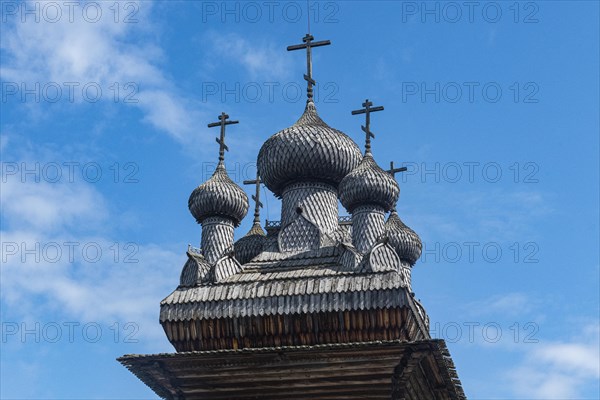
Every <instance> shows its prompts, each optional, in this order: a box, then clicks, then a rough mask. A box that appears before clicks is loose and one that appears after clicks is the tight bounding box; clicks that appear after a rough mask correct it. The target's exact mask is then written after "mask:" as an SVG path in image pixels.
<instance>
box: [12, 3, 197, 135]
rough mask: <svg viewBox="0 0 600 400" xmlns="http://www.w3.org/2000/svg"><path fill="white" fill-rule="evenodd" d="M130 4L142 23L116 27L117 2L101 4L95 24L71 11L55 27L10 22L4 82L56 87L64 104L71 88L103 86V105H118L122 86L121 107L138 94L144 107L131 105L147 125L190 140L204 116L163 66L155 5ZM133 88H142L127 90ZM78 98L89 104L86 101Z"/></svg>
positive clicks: (31, 21)
mask: <svg viewBox="0 0 600 400" xmlns="http://www.w3.org/2000/svg"><path fill="white" fill-rule="evenodd" d="M35 3H37V4H38V6H39V2H30V3H29V4H28V6H27V7H29V8H30V9H33V7H35ZM129 3H131V4H137V10H138V12H137V13H136V14H135V18H136V19H137V20H138V22H137V23H129V24H128V23H122V22H120V23H115V22H114V16H113V15H114V14H113V13H114V11H113V10H114V8H115V3H114V2H111V3H101V4H102V7H103V8H102V10H103V11H102V15H103V17H102V18H101V19H100V20H99V21H98V22H95V23H91V22H88V21H85V20H84V19H83V18H82V17H81V14H80V13H79V12H75V14H74V15H75V18H74V20H73V21H72V22H70V21H69V18H68V17H67V15H68V10H67V9H65V10H63V18H60V19H59V21H58V22H54V23H51V22H48V21H46V19H45V18H41V19H40V21H39V22H36V21H35V19H33V18H28V19H26V22H24V23H23V22H21V20H20V17H19V16H18V15H17V16H15V17H14V18H12V19H11V18H9V22H8V23H5V24H3V32H2V36H3V38H2V50H3V51H4V52H5V54H6V55H5V56H3V66H2V68H0V76H1V77H2V79H3V80H5V81H7V82H14V83H16V84H18V85H21V84H26V85H27V86H26V87H27V88H32V87H34V85H35V83H39V84H40V85H41V86H42V87H43V86H44V85H46V84H48V83H56V84H58V86H60V87H62V88H63V91H64V95H63V96H61V99H62V98H65V99H66V98H68V89H67V87H66V86H65V85H64V83H65V82H76V83H78V84H79V86H78V87H77V90H81V89H80V88H82V87H83V86H84V85H86V84H88V83H97V84H98V85H99V86H100V88H101V89H102V92H103V94H102V96H101V99H103V100H113V99H114V91H115V89H111V87H113V88H114V86H113V85H114V84H115V83H118V84H119V85H120V87H121V91H120V94H119V97H118V99H119V100H120V101H123V100H124V99H125V94H126V93H132V92H133V93H134V98H136V99H137V100H138V103H127V104H130V105H132V106H135V107H138V108H140V109H141V110H142V111H143V112H144V113H145V118H144V119H145V120H146V121H148V122H149V123H151V124H152V126H154V127H155V128H156V129H159V130H161V131H164V132H167V133H168V134H170V135H171V136H173V137H174V138H176V139H178V140H184V139H185V138H187V137H189V136H190V135H191V134H192V133H193V131H194V127H195V126H194V121H195V119H194V117H197V116H198V113H199V112H200V111H199V110H198V109H197V107H196V106H195V104H193V103H192V102H191V101H190V100H189V99H186V98H185V97H184V95H182V94H181V91H180V90H178V89H177V85H176V84H175V83H174V82H173V81H172V80H170V79H169V77H168V76H167V75H166V74H165V73H164V72H163V71H162V70H161V68H160V67H159V65H158V64H159V62H160V61H161V58H162V57H163V55H162V52H161V50H160V49H159V48H158V47H157V46H156V45H155V44H154V43H153V39H152V37H153V36H152V32H151V30H152V28H154V27H153V25H152V22H151V19H150V13H151V10H152V2H140V3H132V2H128V3H127V4H129ZM56 4H58V3H56ZM61 4H62V3H61ZM96 4H98V3H96ZM121 4H124V3H121ZM111 7H112V8H111ZM120 7H121V9H123V7H124V6H120ZM129 82H133V83H134V84H135V85H136V86H132V87H130V89H129V90H124V85H126V84H127V83H129ZM73 98H74V100H75V101H82V100H83V96H81V95H78V96H73ZM27 105H28V106H30V107H31V106H32V105H33V104H31V103H30V104H27Z"/></svg>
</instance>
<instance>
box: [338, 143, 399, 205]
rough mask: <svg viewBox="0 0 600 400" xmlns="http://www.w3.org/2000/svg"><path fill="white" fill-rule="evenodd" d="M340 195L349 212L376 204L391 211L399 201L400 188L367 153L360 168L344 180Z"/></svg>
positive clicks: (341, 184)
mask: <svg viewBox="0 0 600 400" xmlns="http://www.w3.org/2000/svg"><path fill="white" fill-rule="evenodd" d="M339 194H340V200H341V202H342V205H343V206H344V207H345V208H346V209H347V210H348V211H349V212H352V211H353V210H354V209H355V208H356V207H357V206H360V205H363V204H376V205H379V206H381V207H383V208H384V210H385V211H389V210H391V209H392V208H393V207H394V205H395V204H396V202H397V201H398V196H399V195H400V187H399V186H398V184H397V183H396V180H395V179H394V178H393V177H392V176H391V175H390V174H389V173H387V172H385V171H384V170H382V169H381V168H380V167H379V165H377V163H376V162H375V160H374V159H373V156H372V155H371V153H369V152H367V154H365V156H364V157H363V159H362V161H361V162H360V164H359V165H358V167H356V168H355V169H354V170H353V171H352V172H350V173H349V174H348V175H346V177H345V178H344V179H343V180H342V182H341V183H340V189H339Z"/></svg>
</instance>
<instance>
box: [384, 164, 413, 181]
mask: <svg viewBox="0 0 600 400" xmlns="http://www.w3.org/2000/svg"><path fill="white" fill-rule="evenodd" d="M407 169H408V168H406V167H400V168H394V162H393V161H390V169H388V170H387V171H386V172H388V173H389V174H390V175H392V176H393V177H394V179H396V173H397V172H404V171H406V170H407Z"/></svg>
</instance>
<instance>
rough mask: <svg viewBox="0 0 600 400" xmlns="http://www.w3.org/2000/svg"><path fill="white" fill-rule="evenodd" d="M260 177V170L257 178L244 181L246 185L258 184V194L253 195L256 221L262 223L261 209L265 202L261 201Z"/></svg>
mask: <svg viewBox="0 0 600 400" xmlns="http://www.w3.org/2000/svg"><path fill="white" fill-rule="evenodd" d="M260 183H261V181H260V177H259V176H258V172H256V179H253V180H248V181H244V185H256V194H253V195H252V200H254V203H255V206H254V223H260V209H261V207H262V206H263V204H262V203H261V202H260Z"/></svg>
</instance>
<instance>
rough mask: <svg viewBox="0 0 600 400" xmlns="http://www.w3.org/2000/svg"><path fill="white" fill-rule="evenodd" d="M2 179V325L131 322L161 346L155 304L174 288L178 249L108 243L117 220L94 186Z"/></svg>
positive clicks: (180, 257)
mask: <svg viewBox="0 0 600 400" xmlns="http://www.w3.org/2000/svg"><path fill="white" fill-rule="evenodd" d="M12 143H13V142H11V145H12ZM15 143H17V142H15ZM7 147H9V148H10V150H11V152H13V153H15V154H16V155H15V156H18V155H19V154H18V153H19V150H20V149H18V148H17V149H14V148H12V147H11V146H7ZM36 151H37V152H40V153H45V152H47V151H48V150H47V149H44V148H42V147H38V148H36ZM35 156H37V157H38V158H37V159H40V158H41V156H39V155H38V154H28V155H27V157H35ZM2 180H3V183H2V190H1V191H0V192H1V198H0V200H1V202H2V220H3V223H2V230H1V231H0V237H1V238H2V243H1V247H2V269H1V271H0V272H1V274H2V279H1V281H0V282H1V290H0V294H1V300H2V302H3V304H6V305H8V307H6V309H7V310H9V311H7V312H5V315H4V318H5V319H6V318H10V319H12V320H13V321H14V320H16V321H40V320H41V321H48V320H54V322H59V323H60V321H73V319H75V320H77V321H86V322H97V323H105V324H107V325H110V324H112V323H114V322H134V323H136V324H138V326H139V327H140V335H139V336H140V338H141V337H142V336H144V337H146V338H147V337H150V338H151V339H157V338H162V339H164V334H163V333H162V329H161V328H160V325H159V324H158V322H157V319H158V312H159V302H160V300H161V299H162V298H164V297H165V296H166V295H168V294H169V293H170V292H171V291H172V290H173V289H174V288H175V287H176V286H177V283H178V281H177V279H178V271H179V270H180V269H181V267H182V265H183V262H184V261H185V254H184V250H183V249H182V251H181V252H178V251H176V249H172V248H170V247H162V246H159V245H156V244H152V243H143V242H139V241H136V240H135V238H127V237H125V238H124V237H123V236H119V237H117V236H114V235H113V234H112V231H114V230H115V229H114V227H115V225H117V224H119V223H120V221H121V220H120V218H118V216H116V215H114V214H113V213H112V212H111V210H110V207H108V204H107V200H106V199H105V198H104V196H103V194H102V193H101V192H99V191H98V190H96V188H95V187H94V186H93V184H92V183H88V182H85V181H81V182H71V183H68V182H66V183H49V182H43V181H40V182H35V180H33V179H31V180H25V181H23V180H21V179H20V177H19V176H18V175H10V176H8V177H7V176H5V175H4V176H2ZM121 228H123V227H121ZM98 250H99V253H98V252H97V251H98ZM10 319H9V320H10Z"/></svg>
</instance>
